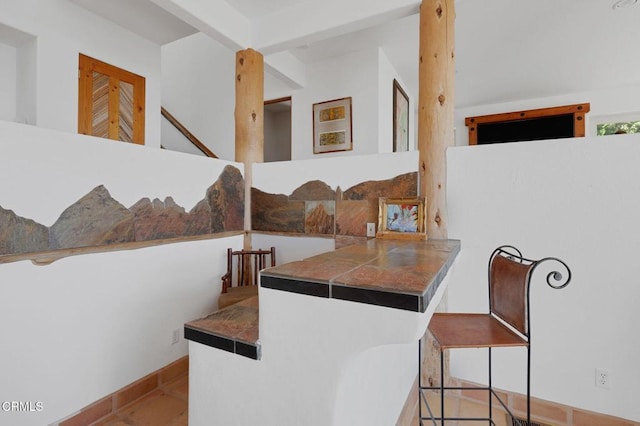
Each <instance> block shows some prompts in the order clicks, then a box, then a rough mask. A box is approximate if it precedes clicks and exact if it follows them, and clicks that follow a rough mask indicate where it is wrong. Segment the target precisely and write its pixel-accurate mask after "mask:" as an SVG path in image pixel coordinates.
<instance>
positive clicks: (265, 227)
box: [251, 172, 418, 237]
mask: <svg viewBox="0 0 640 426" xmlns="http://www.w3.org/2000/svg"><path fill="white" fill-rule="evenodd" d="M417 192H418V174H417V173H415V172H413V173H406V174H403V175H400V176H397V177H395V178H393V179H388V180H382V181H367V182H363V183H360V184H358V185H355V186H353V187H351V188H349V189H348V190H346V191H344V193H343V192H342V191H341V190H340V188H338V189H337V190H336V191H334V190H332V189H331V187H330V186H329V185H327V184H326V183H324V182H322V181H319V180H315V181H310V182H307V183H305V184H303V185H301V186H300V187H298V188H297V189H295V190H294V191H293V192H292V193H291V195H290V196H287V195H283V194H268V193H265V192H263V191H260V190H259V189H256V188H251V197H252V198H251V221H252V229H253V230H255V231H268V232H295V233H305V234H310V235H313V234H316V235H317V234H320V235H345V236H355V237H364V236H366V233H367V232H366V231H367V229H366V223H367V222H373V223H377V222H378V198H379V197H388V198H405V197H406V198H409V197H415V196H416V194H417Z"/></svg>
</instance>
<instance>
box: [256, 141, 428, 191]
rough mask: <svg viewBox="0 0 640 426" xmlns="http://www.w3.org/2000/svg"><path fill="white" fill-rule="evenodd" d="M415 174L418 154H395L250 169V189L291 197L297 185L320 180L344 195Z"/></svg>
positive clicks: (297, 162)
mask: <svg viewBox="0 0 640 426" xmlns="http://www.w3.org/2000/svg"><path fill="white" fill-rule="evenodd" d="M417 171H418V152H417V151H413V152H398V153H386V154H376V155H361V156H351V157H321V158H317V159H314V160H299V161H286V162H278V163H259V164H254V165H253V186H254V187H255V188H257V189H259V190H261V191H264V192H268V193H271V194H291V192H293V190H295V189H296V188H297V187H299V186H300V185H302V184H304V183H307V182H309V181H312V180H321V181H323V182H324V183H326V184H327V185H329V186H330V187H331V188H332V189H334V190H335V189H337V187H338V186H340V188H341V189H342V190H343V191H345V190H347V189H349V188H350V187H352V186H353V185H356V184H359V183H362V182H366V181H368V180H385V179H390V178H393V177H396V176H398V175H401V174H404V173H409V172H417Z"/></svg>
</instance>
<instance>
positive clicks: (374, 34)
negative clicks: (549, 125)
mask: <svg viewBox="0 0 640 426" xmlns="http://www.w3.org/2000/svg"><path fill="white" fill-rule="evenodd" d="M72 1H74V2H75V3H77V4H79V5H81V6H82V7H85V8H87V9H89V10H91V11H93V12H95V13H97V14H99V15H101V16H103V17H105V18H106V19H109V20H111V21H114V22H116V23H118V24H120V25H122V26H123V27H125V28H128V29H130V30H132V31H135V32H137V33H139V34H140V35H142V36H143V37H146V38H148V39H149V40H152V41H154V42H156V43H158V44H165V43H168V42H170V41H172V40H176V39H178V38H181V37H184V36H186V35H189V34H192V33H193V32H195V31H196V30H195V29H194V28H193V27H191V26H189V25H188V24H186V23H184V22H182V21H181V20H179V19H178V18H175V17H174V16H172V15H171V14H169V13H168V12H166V11H165V10H164V9H161V8H160V7H159V6H156V4H155V3H158V1H157V0H155V3H154V2H152V0H110V1H109V2H104V1H103V0H72ZM309 1H310V0H269V1H265V0H226V3H227V4H228V5H229V6H231V7H232V8H234V9H235V10H237V11H238V12H240V13H241V14H242V15H244V16H246V17H247V18H248V19H249V20H255V19H257V18H261V17H264V16H267V15H270V14H274V13H277V12H279V11H282V10H286V9H287V8H289V9H291V10H293V9H292V8H293V7H295V6H300V4H304V3H307V2H309ZM344 1H345V2H349V1H351V0H344ZM353 1H354V3H355V0H353ZM626 1H627V2H633V0H626ZM613 2H614V0H535V1H524V0H482V1H478V0H457V1H456V89H455V90H456V105H457V107H466V106H473V105H482V104H490V103H499V102H508V101H513V100H519V99H528V98H538V97H548V96H554V95H560V94H565V93H573V92H585V91H592V90H601V89H607V88H613V87H622V86H634V85H635V86H640V71H638V70H640V57H638V55H637V49H638V46H640V30H639V29H638V28H640V26H639V24H638V23H639V22H640V3H639V4H637V5H635V6H631V7H627V8H621V9H614V8H613V7H612V5H613ZM124 10H126V11H127V13H123V11H124ZM132 11H133V12H134V13H131V12H132ZM126 16H129V17H131V16H133V17H134V18H136V19H129V20H127V19H126ZM141 16H144V17H145V19H144V20H141V19H138V18H139V17H141ZM141 22H143V23H144V24H141ZM356 27H357V25H356ZM418 27H419V17H418V15H417V14H414V15H411V16H406V17H403V18H400V19H394V20H391V21H388V22H385V23H382V24H379V25H376V26H372V27H368V28H365V29H360V30H357V31H353V32H348V33H346V34H341V35H338V36H336V37H331V38H328V37H325V38H323V39H321V40H319V41H315V42H313V43H311V44H308V45H303V46H298V47H295V48H293V49H291V50H290V53H291V54H293V55H294V56H295V57H296V58H298V59H299V60H300V61H301V62H303V63H305V64H312V63H313V62H316V61H320V60H323V59H327V58H330V57H332V56H340V55H344V54H346V53H349V52H353V51H357V50H361V49H371V48H376V47H380V48H382V50H383V51H384V52H385V54H386V56H387V58H388V59H389V61H390V62H391V64H392V65H393V66H394V67H395V69H396V71H397V72H398V74H399V76H400V78H401V80H402V81H403V82H404V84H405V86H406V87H405V89H406V90H407V91H408V92H409V93H414V96H415V94H417V76H418V37H419V29H418Z"/></svg>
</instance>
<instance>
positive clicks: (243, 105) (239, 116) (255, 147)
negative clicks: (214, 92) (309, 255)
mask: <svg viewBox="0 0 640 426" xmlns="http://www.w3.org/2000/svg"><path fill="white" fill-rule="evenodd" d="M235 130H236V141H235V142H236V157H235V158H236V161H237V162H242V163H244V170H245V172H244V181H245V209H244V229H245V239H244V247H245V248H250V247H251V241H250V238H249V232H248V231H250V230H251V186H252V184H253V179H252V175H253V173H252V164H253V163H262V162H263V161H264V59H263V57H262V54H260V53H259V52H256V51H255V50H253V49H246V50H241V51H239V52H237V53H236V108H235Z"/></svg>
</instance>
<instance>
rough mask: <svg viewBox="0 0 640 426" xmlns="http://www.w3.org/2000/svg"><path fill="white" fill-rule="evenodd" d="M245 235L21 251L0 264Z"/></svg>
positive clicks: (1, 259)
mask: <svg viewBox="0 0 640 426" xmlns="http://www.w3.org/2000/svg"><path fill="white" fill-rule="evenodd" d="M238 235H244V231H226V232H218V233H216V234H205V235H192V236H187V237H175V238H164V239H159V240H149V241H132V242H129V243H118V244H105V245H102V246H88V247H73V248H67V249H58V250H47V251H39V252H33V253H19V254H7V255H0V265H1V264H4V263H11V262H18V261H22V260H31V262H32V263H33V264H34V265H41V266H43V265H49V264H51V263H53V262H55V261H56V260H59V259H63V258H65V257H69V256H79V255H83V254H94V253H109V252H112V251H123V250H137V249H141V248H146V247H155V246H161V245H165V244H175V243H184V242H190V241H204V240H217V239H220V238H227V237H234V236H238Z"/></svg>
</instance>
